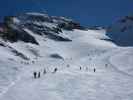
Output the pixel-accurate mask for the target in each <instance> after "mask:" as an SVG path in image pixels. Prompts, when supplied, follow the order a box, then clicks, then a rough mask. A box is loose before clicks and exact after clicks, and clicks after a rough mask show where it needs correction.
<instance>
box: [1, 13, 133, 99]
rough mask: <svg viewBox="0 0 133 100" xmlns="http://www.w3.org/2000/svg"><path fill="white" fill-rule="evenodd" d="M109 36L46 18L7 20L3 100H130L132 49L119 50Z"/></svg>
mask: <svg viewBox="0 0 133 100" xmlns="http://www.w3.org/2000/svg"><path fill="white" fill-rule="evenodd" d="M108 34H109V33H107V30H106V29H103V28H101V27H93V28H85V27H84V26H81V25H80V24H79V23H77V22H75V21H73V20H72V19H68V18H65V17H56V16H48V15H47V14H42V13H33V12H32V13H25V14H21V15H18V16H8V17H6V18H5V21H4V23H2V24H1V25H0V57H1V58H0V100H44V99H45V100H132V98H133V89H132V87H133V80H132V78H133V67H132V65H133V47H119V46H117V45H116V44H115V43H116V42H114V43H113V42H112V41H109V40H113V39H114V38H112V37H110V35H108ZM111 36H112V35H111ZM121 43H122V42H121ZM124 45H125V44H124ZM55 68H57V72H55V73H53V71H54V70H55ZM44 69H45V71H46V73H45V74H43V72H44ZM94 69H95V72H94ZM33 72H37V73H38V72H41V77H40V78H37V79H34V78H33Z"/></svg>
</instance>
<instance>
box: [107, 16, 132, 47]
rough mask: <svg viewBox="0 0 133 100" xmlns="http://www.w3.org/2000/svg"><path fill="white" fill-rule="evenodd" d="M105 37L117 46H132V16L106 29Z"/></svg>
mask: <svg viewBox="0 0 133 100" xmlns="http://www.w3.org/2000/svg"><path fill="white" fill-rule="evenodd" d="M107 35H108V36H109V37H110V38H111V40H112V41H113V42H115V43H116V44H117V45H119V46H133V16H131V15H130V16H126V17H123V18H122V19H121V20H119V21H117V22H116V23H114V24H113V25H112V26H110V27H109V28H108V29H107Z"/></svg>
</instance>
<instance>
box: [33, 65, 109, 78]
mask: <svg viewBox="0 0 133 100" xmlns="http://www.w3.org/2000/svg"><path fill="white" fill-rule="evenodd" d="M107 66H108V64H105V67H107ZM67 67H70V65H67ZM79 69H80V70H82V67H81V66H80V67H79ZM57 70H58V69H57V68H54V70H53V72H52V73H56V72H57ZM86 70H88V67H86ZM93 71H94V72H96V68H93ZM46 73H47V71H46V69H44V70H43V74H46ZM33 76H34V78H40V77H41V72H40V71H39V72H36V71H34V72H33Z"/></svg>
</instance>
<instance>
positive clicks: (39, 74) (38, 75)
mask: <svg viewBox="0 0 133 100" xmlns="http://www.w3.org/2000/svg"><path fill="white" fill-rule="evenodd" d="M57 70H58V69H57V68H54V71H53V72H52V73H56V72H57ZM46 73H47V71H46V69H44V70H43V75H44V74H46ZM33 76H34V78H35V79H36V78H40V77H41V72H40V71H38V72H37V71H34V72H33Z"/></svg>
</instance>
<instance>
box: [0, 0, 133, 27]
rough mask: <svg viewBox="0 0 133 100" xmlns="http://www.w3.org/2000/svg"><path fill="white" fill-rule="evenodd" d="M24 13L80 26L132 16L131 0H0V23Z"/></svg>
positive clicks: (100, 23)
mask: <svg viewBox="0 0 133 100" xmlns="http://www.w3.org/2000/svg"><path fill="white" fill-rule="evenodd" d="M24 12H47V13H48V14H49V15H53V16H66V17H69V18H72V19H74V20H75V21H78V22H80V23H81V24H82V25H87V26H94V25H99V26H101V25H102V26H106V25H109V24H112V23H113V22H114V21H115V20H117V19H119V18H121V17H122V16H126V15H130V14H133V0H0V21H2V19H3V17H4V16H7V15H16V14H19V13H24Z"/></svg>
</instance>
